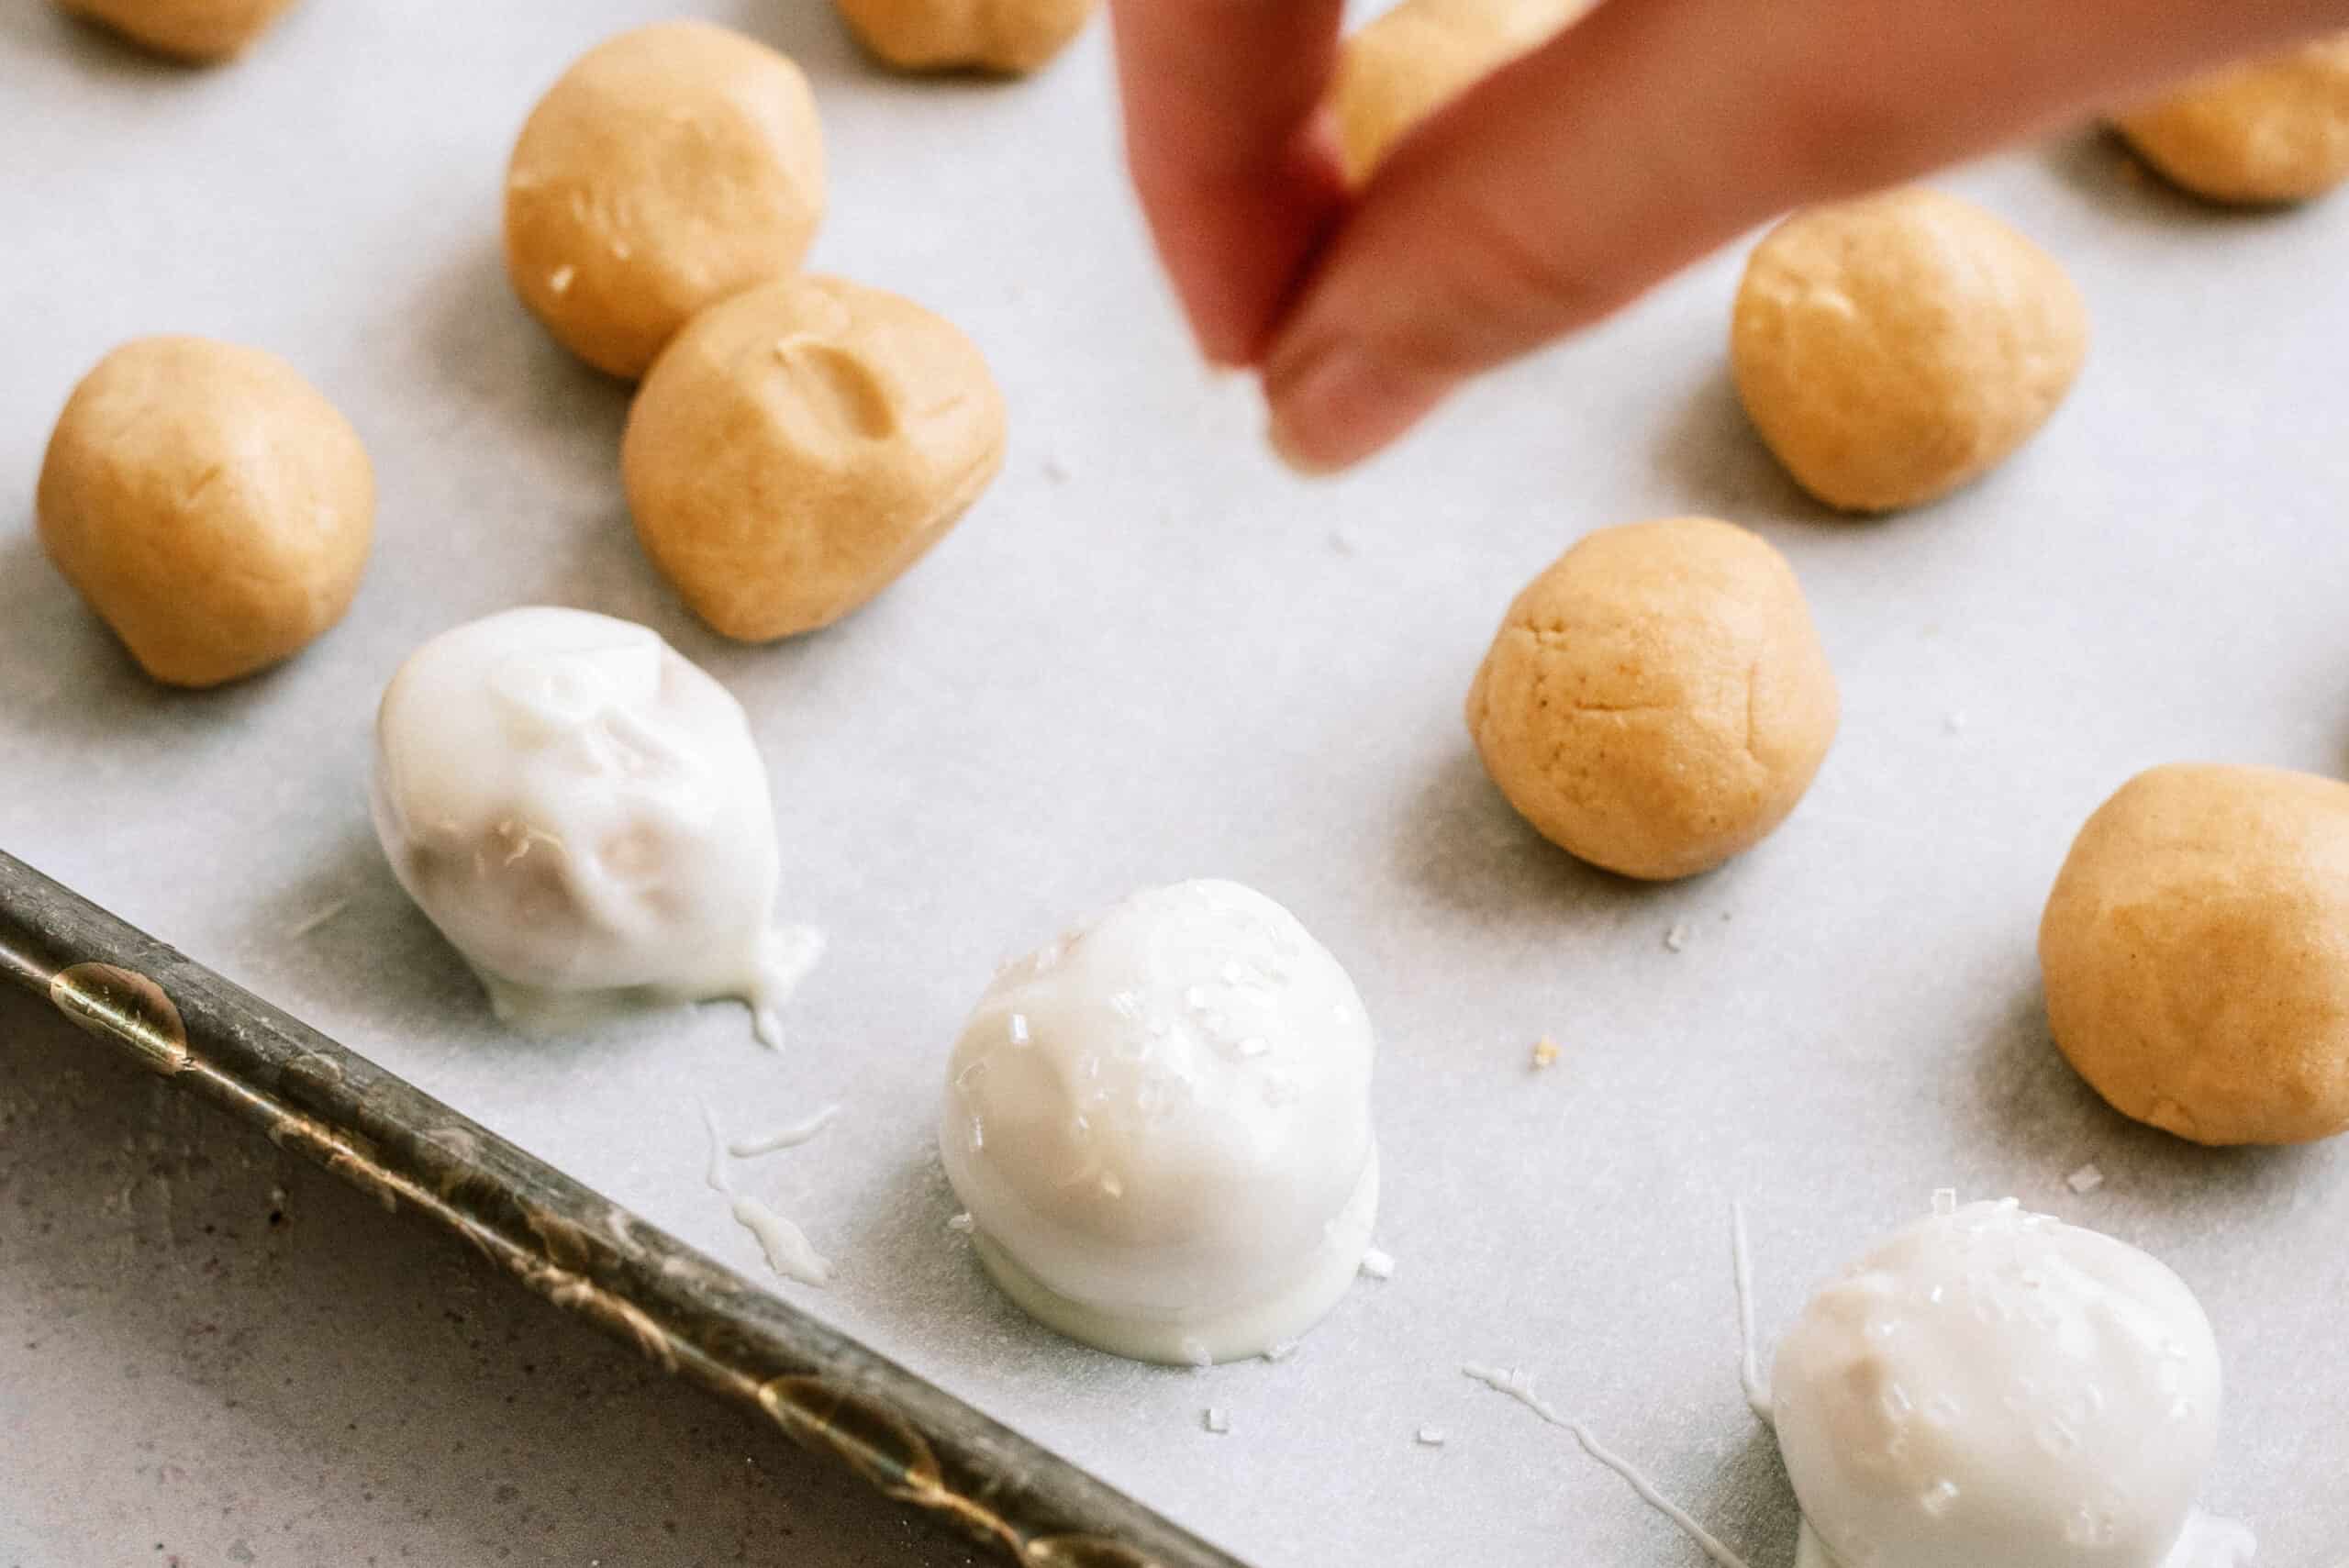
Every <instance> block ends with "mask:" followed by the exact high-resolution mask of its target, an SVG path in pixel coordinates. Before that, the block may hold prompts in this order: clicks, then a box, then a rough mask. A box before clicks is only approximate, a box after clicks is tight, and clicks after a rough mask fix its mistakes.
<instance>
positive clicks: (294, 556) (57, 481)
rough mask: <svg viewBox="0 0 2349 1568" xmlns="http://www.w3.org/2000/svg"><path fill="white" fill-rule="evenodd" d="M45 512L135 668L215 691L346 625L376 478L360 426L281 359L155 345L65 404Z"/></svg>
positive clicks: (133, 346) (131, 349)
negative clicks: (340, 624)
mask: <svg viewBox="0 0 2349 1568" xmlns="http://www.w3.org/2000/svg"><path fill="white" fill-rule="evenodd" d="M36 509H37V511H38V513H39V527H40V538H41V543H42V544H43V545H45V546H46V547H47V548H48V550H49V554H50V559H51V560H53V561H54V562H57V567H58V570H59V571H61V572H62V573H64V574H65V579H66V581H67V582H69V583H71V584H73V586H74V588H75V589H76V590H78V591H79V592H80V594H81V595H82V597H83V599H85V600H87V601H88V602H89V606H90V607H91V608H92V609H93V610H95V611H96V612H97V615H98V617H99V618H100V619H102V620H104V621H105V622H106V625H108V626H109V627H112V628H114V632H115V635H116V636H117V637H119V638H121V639H122V641H123V644H124V646H125V647H127V648H128V649H129V650H130V654H131V657H132V658H134V659H136V660H138V661H139V664H140V665H142V666H143V667H144V668H145V669H146V671H147V673H149V674H150V675H152V676H154V677H155V679H157V680H159V681H161V682H164V683H165V684H170V685H174V686H213V685H218V684H220V683H222V682H223V681H233V680H235V679H237V678H238V677H239V676H240V675H250V674H251V673H253V672H254V671H256V670H260V669H263V668H265V667H267V666H268V665H271V664H274V663H276V662H278V661H279V660H281V659H285V658H289V657H291V656H292V655H293V654H295V652H297V651H300V650H301V649H302V648H303V647H304V646H305V645H306V644H307V643H308V642H309V641H310V639H313V638H315V637H317V635H318V634H319V633H320V632H322V631H324V630H326V629H327V628H328V627H330V626H332V625H334V623H335V622H336V621H338V620H340V619H341V618H342V613H343V611H344V610H346V609H348V608H349V607H350V605H351V595H353V594H355V593H357V592H358V590H359V576H360V573H361V571H362V568H364V566H365V565H366V562H367V545H368V540H369V539H371V538H372V537H373V533H374V527H375V475H374V470H373V468H372V467H370V466H369V464H368V462H367V450H366V448H364V447H362V445H360V443H359V433H358V432H357V431H355V430H353V429H352V428H351V424H350V421H348V420H346V419H345V418H343V417H342V416H341V415H340V413H338V412H337V411H336V410H335V406H334V405H333V404H331V403H328V401H327V400H326V399H325V398H324V397H322V396H320V395H318V393H317V389H315V388H314V387H312V386H311V385H310V384H309V383H308V382H306V381H304V380H303V379H302V377H301V375H300V374H299V373H297V372H295V369H294V367H293V366H291V365H289V364H287V363H286V362H285V361H283V360H281V359H279V358H277V357H276V356H275V355H274V354H267V353H263V352H262V350H259V349H245V348H239V347H237V346H236V345H235V344H231V343H216V342H213V341H210V340H209V339H203V338H140V339H135V340H133V341H131V342H128V343H125V344H123V345H122V346H121V347H120V348H118V349H117V350H114V352H112V353H110V354H108V355H107V356H106V358H105V359H103V360H101V361H98V366H97V368H96V369H95V370H93V371H92V372H91V373H89V374H88V375H86V376H84V377H83V379H82V384H80V385H79V386H76V387H75V388H74V389H73V395H72V397H70V398H68V399H67V400H66V404H65V411H64V412H63V413H62V414H61V415H59V416H58V419H57V428H56V430H55V432H54V433H52V434H51V435H50V439H49V454H48V456H47V458H46V459H44V460H43V462H42V463H41V471H40V487H39V496H38V499H37V506H36Z"/></svg>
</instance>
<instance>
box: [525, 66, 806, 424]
mask: <svg viewBox="0 0 2349 1568" xmlns="http://www.w3.org/2000/svg"><path fill="white" fill-rule="evenodd" d="M823 216H824V150H823V138H822V133H821V131H820V130H819V129H818V125H817V121H816V100H815V97H814V95H812V94H811V93H810V92H809V91H808V88H807V77H806V76H804V75H802V74H801V73H800V70H799V68H798V67H797V66H796V65H794V64H793V63H792V62H791V61H789V60H786V59H785V58H784V57H783V56H782V55H780V54H777V53H776V52H775V51H774V50H771V49H769V48H767V47H766V46H765V45H764V44H763V43H759V42H757V41H755V40H754V39H747V38H744V37H743V36H742V35H741V34H740V33H736V32H730V31H729V30H728V29H726V28H719V27H713V26H711V25H710V24H708V23H707V22H662V23H658V24H656V25H654V26H652V27H648V28H637V29H636V30H635V31H633V32H626V33H621V34H619V35H618V37H616V38H611V39H606V40H605V41H604V42H602V43H600V44H597V45H596V47H595V48H594V49H591V50H588V51H587V52H586V53H585V54H584V55H582V56H581V57H580V58H579V60H578V61H577V62H576V63H574V64H573V66H572V67H571V69H570V70H568V71H566V72H563V73H562V78H561V79H560V80H559V81H557V82H556V83H555V84H554V85H553V86H552V87H551V88H549V89H548V90H547V95H546V96H545V97H543V98H541V99H540V100H539V105H538V107H537V108H535V109H533V110H531V111H530V117H529V120H528V121H527V122H525V123H524V125H523V127H522V134H521V137H520V139H518V140H517V141H516V143H515V144H514V155H513V158H512V161H511V162H510V163H509V164H508V166H507V177H506V270H507V275H508V276H509V277H510V278H511V279H512V280H513V284H514V292H515V293H516V294H518V295H520V296H521V299H522V303H523V304H524V305H525V306H529V310H530V314H531V315H533V316H536V317H538V318H539V319H540V321H541V322H543V323H545V324H546V328H547V330H548V331H550V332H551V333H553V334H554V336H555V339H556V340H557V341H559V342H561V343H562V345H563V346H564V347H565V348H567V349H569V350H571V351H572V352H573V353H574V354H577V355H578V356H579V357H580V358H581V359H583V360H585V361H587V362H588V363H589V364H591V365H594V366H595V367H596V369H598V370H600V371H604V372H607V373H610V374H612V375H616V376H621V377H625V378H628V379H631V380H632V379H634V378H635V377H638V376H640V375H642V374H643V373H644V372H645V369H646V367H648V366H649V365H651V363H652V361H653V359H654V357H655V356H657V355H658V354H659V353H660V352H661V350H662V347H663V346H664V345H665V344H666V343H667V342H668V341H669V339H671V338H673V337H674V336H675V335H676V333H677V330H678V328H682V327H683V326H684V325H685V322H686V321H687V320H689V319H690V318H691V317H693V316H694V314H695V313H696V312H697V311H699V310H701V309H703V308H704V307H706V306H710V305H714V304H716V303H717V302H718V301H719V300H721V299H724V298H725V297H726V296H727V295H731V294H735V293H738V292H740V290H742V289H745V288H747V287H749V286H750V285H751V284H755V283H761V282H763V281H764V280H766V279H768V278H772V277H776V276H779V275H781V274H782V273H785V272H790V271H791V270H792V269H793V268H795V267H796V266H798V264H799V261H800V258H801V257H803V256H805V255H806V254H807V247H808V246H809V245H810V244H812V243H813V242H814V240H815V238H816V228H817V225H818V223H819V222H820V221H822V218H823Z"/></svg>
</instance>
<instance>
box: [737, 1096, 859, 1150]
mask: <svg viewBox="0 0 2349 1568" xmlns="http://www.w3.org/2000/svg"><path fill="white" fill-rule="evenodd" d="M840 1114H841V1107H840V1106H836V1105H831V1106H823V1107H822V1108H821V1109H819V1110H818V1111H817V1112H815V1114H813V1115H812V1116H808V1117H806V1118H802V1119H801V1120H798V1121H795V1122H793V1123H792V1124H791V1125H790V1126H788V1127H779V1128H777V1129H775V1130H774V1131H773V1132H770V1133H767V1134H766V1135H764V1136H763V1137H760V1138H738V1139H736V1140H734V1141H733V1142H731V1143H729V1144H728V1145H727V1146H726V1148H727V1151H728V1152H729V1153H730V1154H732V1155H733V1156H734V1158H736V1159H737V1160H754V1159H756V1158H758V1157H759V1156H760V1155H762V1154H773V1153H774V1152H776V1151H778V1150H784V1149H796V1148H798V1147H799V1146H800V1145H801V1144H803V1143H807V1142H809V1141H811V1140H814V1139H815V1138H816V1137H817V1136H818V1134H819V1133H821V1132H822V1131H823V1130H824V1129H826V1128H828V1127H829V1126H831V1125H832V1122H833V1121H834V1120H835V1119H836V1118H838V1117H839V1116H840Z"/></svg>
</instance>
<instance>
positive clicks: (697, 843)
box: [372, 606, 805, 1040]
mask: <svg viewBox="0 0 2349 1568" xmlns="http://www.w3.org/2000/svg"><path fill="white" fill-rule="evenodd" d="M372 804H373V815H374V819H375V834H376V837H377V838H378V839H379V840H381V841H382V843H383V846H384V858H385V859H387V860H388V861H390V862H391V865H392V872H393V874H394V875H395V876H396V877H398V879H399V884H400V885H401V886H402V887H404V888H406V890H407V893H408V896H410V897H411V898H414V899H415V900H416V902H417V907H419V908H421V909H422V910H423V911H424V913H425V914H426V915H427V916H428V917H430V919H431V921H432V923H433V924H434V925H435V926H438V927H439V928H440V932H441V934H442V935H443V936H445V937H447V938H448V939H449V940H450V942H451V944H453V945H454V946H455V947H456V949H457V951H459V952H461V953H462V954H463V955H464V957H465V961H466V962H468V963H470V964H472V965H473V968H474V969H475V971H477V972H478V973H480V975H481V977H482V979H483V981H484V983H485V984H486V985H487V986H488V988H489V993H490V997H491V1000H492V1001H493V1003H494V1004H495V1006H496V1008H497V1012H498V1015H499V1016H500V1017H501V1018H507V1019H508V1020H509V1021H512V1022H515V1023H518V1024H520V1025H522V1026H524V1027H526V1028H544V1029H558V1028H562V1027H565V1026H567V1025H570V1024H573V1023H576V1022H578V1021H580V1020H581V1019H582V1018H585V1017H592V1016H593V1014H594V1013H595V1012H596V1010H597V1007H598V1006H601V1005H608V1004H609V1003H611V1002H613V1001H615V1000H621V999H625V994H627V993H637V994H639V995H642V996H644V997H645V998H647V999H653V1000H666V1001H675V1000H687V1001H691V1000H699V999H701V998H704V997H710V996H740V997H744V998H747V999H748V1000H749V1001H750V1002H751V1006H752V1010H753V1016H754V1018H756V1020H757V1023H758V1026H759V1029H760V1032H761V1034H762V1036H763V1037H764V1038H767V1039H769V1040H773V1038H774V1008H775V1006H777V1004H778V1003H779V1002H780V1000H781V997H782V995H783V993H784V992H785V991H786V990H788V988H789V986H790V984H791V982H792V981H793V980H794V979H795V978H796V970H797V969H798V968H800V967H804V962H805V955H804V954H800V953H796V952H794V951H792V950H791V946H790V944H789V943H788V942H786V941H785V940H783V939H782V938H781V937H780V936H779V934H778V933H776V932H774V930H773V929H771V928H770V926H769V918H770V916H771V914H772V912H773V908H774V893H775V877H776V851H775V834H774V802H773V801H772V800H771V799H770V798H769V796H768V793H767V772H766V765H765V763H764V762H762V761H761V760H760V757H759V750H758V747H757V746H756V745H755V744H754V743H753V742H752V740H751V728H750V725H749V723H748V721H746V720H745V719H744V717H743V716H742V708H741V705H740V704H739V703H737V702H736V701H735V700H734V698H733V697H732V695H729V693H728V692H727V690H726V688H725V687H723V686H721V685H719V684H718V683H717V682H716V681H714V680H712V679H711V678H710V677H709V676H708V675H707V674H705V673H703V672H702V671H701V670H699V669H697V668H696V667H695V666H694V665H693V664H691V663H689V662H686V660H685V658H684V657H683V656H682V655H680V654H679V653H678V652H677V651H675V650H674V649H672V648H671V647H670V646H669V645H668V644H667V643H665V642H663V641H662V640H661V638H660V636H659V634H658V633H656V632H654V631H652V630H651V628H647V627H641V626H638V625H636V624H635V623H633V622H631V621H624V620H616V619H614V618H613V617H610V616H599V615H591V614H589V613H588V612H587V611H584V610H566V609H553V608H548V607H543V606H532V607H529V608H525V609H515V610H505V611H501V612H500V613H498V614H496V615H493V616H488V617H484V618H483V619H480V620H477V621H472V622H468V623H467V624H465V625H463V626H460V627H457V628H452V629H451V630H449V631H444V632H442V633H441V634H440V636H438V637H436V638H434V639H431V640H430V641H429V642H427V643H426V644H425V645H424V646H423V647H421V648H419V649H417V651H415V652H414V653H412V654H410V655H409V656H408V658H407V660H406V662H405V663H403V664H401V666H400V668H399V673H397V674H395V675H394V676H393V677H392V682H391V684H390V685H389V686H387V687H386V688H384V701H383V706H382V707H381V708H380V709H379V711H378V712H377V714H376V719H375V773H374V781H373V797H372Z"/></svg>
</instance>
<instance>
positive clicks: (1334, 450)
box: [1264, 342, 1443, 477]
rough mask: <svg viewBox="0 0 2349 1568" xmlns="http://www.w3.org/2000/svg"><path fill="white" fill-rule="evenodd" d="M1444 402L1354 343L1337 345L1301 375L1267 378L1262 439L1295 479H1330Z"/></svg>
mask: <svg viewBox="0 0 2349 1568" xmlns="http://www.w3.org/2000/svg"><path fill="white" fill-rule="evenodd" d="M1265 395H1266V397H1267V399H1268V400H1269V401H1270V403H1271V417H1270V420H1269V422H1268V424H1267V427H1266V429H1265V432H1264V434H1265V439H1266V440H1267V441H1268V442H1270V444H1271V446H1272V449H1273V451H1274V453H1275V455H1276V456H1277V457H1279V459H1280V460H1281V461H1282V462H1285V463H1286V464H1287V465H1288V466H1289V467H1290V468H1292V469H1294V470H1296V471H1297V473H1302V474H1307V475H1311V476H1317V477H1318V476H1320V475H1325V474H1331V473H1337V472H1339V471H1340V470H1341V469H1345V468H1351V467H1352V466H1353V464H1355V463H1357V462H1361V461H1362V460H1363V459H1364V458H1366V457H1368V456H1370V455H1371V454H1372V453H1373V452H1375V451H1377V450H1379V449H1380V448H1382V447H1384V446H1386V444H1387V443H1388V442H1390V441H1392V440H1394V439H1395V438H1396V437H1397V436H1399V435H1401V434H1402V433H1403V432H1404V431H1406V430H1408V429H1409V428H1411V427H1412V426H1413V425H1415V424H1417V423H1418V422H1419V417H1420V416H1421V415H1423V414H1425V413H1426V412H1427V411H1428V410H1429V409H1430V408H1431V407H1433V406H1435V404H1436V402H1437V401H1438V400H1439V399H1440V398H1441V397H1442V395H1443V391H1442V387H1441V386H1436V385H1431V384H1429V383H1428V382H1427V381H1426V380H1425V379H1424V378H1420V377H1414V376H1410V375H1407V374H1402V373H1397V372H1396V371H1395V370H1394V369H1393V368H1392V367H1391V366H1387V365H1385V364H1381V363H1380V362H1379V361H1376V360H1374V359H1372V358H1371V357H1370V356H1369V355H1368V354H1365V353H1364V352H1363V351H1362V350H1361V349H1360V348H1358V347H1356V346H1355V345H1353V344H1352V343H1345V342H1340V343H1335V344H1332V345H1331V346H1330V347H1329V348H1327V349H1324V350H1321V351H1320V352H1319V354H1317V355H1315V356H1314V357H1313V358H1311V359H1309V360H1308V361H1306V363H1305V365H1304V367H1303V368H1302V369H1300V370H1297V371H1295V372H1293V373H1288V374H1286V375H1285V376H1274V377H1270V378H1268V384H1267V386H1266V388H1265Z"/></svg>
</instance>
